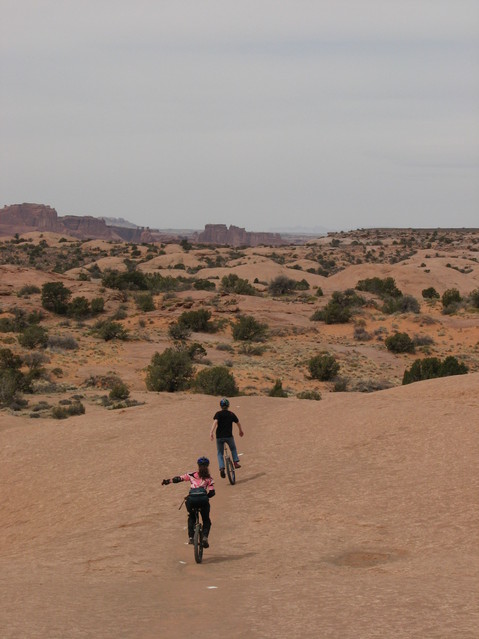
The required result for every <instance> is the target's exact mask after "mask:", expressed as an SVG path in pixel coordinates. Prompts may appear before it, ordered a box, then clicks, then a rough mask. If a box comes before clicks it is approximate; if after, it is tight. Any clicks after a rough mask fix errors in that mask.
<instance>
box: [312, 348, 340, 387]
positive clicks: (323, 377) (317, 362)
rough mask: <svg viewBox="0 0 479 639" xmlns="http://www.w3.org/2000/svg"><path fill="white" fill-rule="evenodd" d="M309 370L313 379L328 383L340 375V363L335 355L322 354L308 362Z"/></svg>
mask: <svg viewBox="0 0 479 639" xmlns="http://www.w3.org/2000/svg"><path fill="white" fill-rule="evenodd" d="M308 368H309V372H310V375H311V377H312V379H318V380H319V381H321V382H327V381H329V380H331V379H333V378H334V377H336V375H337V374H338V373H339V368H340V366H339V363H338V362H337V361H336V358H335V357H334V355H330V354H329V353H322V354H321V355H315V356H314V357H312V358H311V359H310V360H309V362H308Z"/></svg>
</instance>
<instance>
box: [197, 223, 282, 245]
mask: <svg viewBox="0 0 479 639" xmlns="http://www.w3.org/2000/svg"><path fill="white" fill-rule="evenodd" d="M195 239H196V241H198V242H202V243H204V244H226V245H229V246H259V245H260V244H266V245H272V246H280V245H281V244H284V243H285V242H284V241H283V238H282V237H281V235H280V234H279V233H259V232H254V231H246V230H245V229H243V228H240V227H239V226H232V225H231V226H230V227H229V228H228V227H227V226H226V224H206V225H205V230H204V231H202V232H201V233H199V234H198V235H197V237H196V238H195Z"/></svg>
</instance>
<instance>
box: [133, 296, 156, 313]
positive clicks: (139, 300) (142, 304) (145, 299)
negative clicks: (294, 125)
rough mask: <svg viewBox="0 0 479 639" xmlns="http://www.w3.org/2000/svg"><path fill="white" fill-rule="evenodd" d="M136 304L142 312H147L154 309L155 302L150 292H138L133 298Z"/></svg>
mask: <svg viewBox="0 0 479 639" xmlns="http://www.w3.org/2000/svg"><path fill="white" fill-rule="evenodd" d="M135 302H136V306H137V308H138V309H139V310H140V311H143V313H149V312H150V311H154V310H155V302H154V301H153V295H152V294H151V293H138V295H137V296H136V299H135Z"/></svg>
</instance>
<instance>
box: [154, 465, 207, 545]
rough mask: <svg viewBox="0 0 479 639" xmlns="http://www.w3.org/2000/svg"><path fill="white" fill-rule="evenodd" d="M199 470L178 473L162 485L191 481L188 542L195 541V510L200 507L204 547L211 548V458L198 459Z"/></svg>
mask: <svg viewBox="0 0 479 639" xmlns="http://www.w3.org/2000/svg"><path fill="white" fill-rule="evenodd" d="M197 464H198V470H197V471H195V472H193V473H185V474H184V475H177V476H176V477H173V478H172V479H164V480H163V481H162V482H161V485H162V486H167V485H168V484H171V483H173V484H178V483H179V482H181V481H189V482H190V493H189V495H188V497H187V498H186V510H187V511H188V543H189V544H192V543H193V535H194V530H195V520H196V515H195V510H196V509H198V510H199V511H200V513H201V518H202V520H203V548H209V543H208V535H209V533H210V528H211V519H210V499H211V498H212V497H214V496H215V484H214V481H213V478H212V477H211V475H210V470H209V465H210V460H209V459H208V458H207V457H200V458H199V459H198V461H197Z"/></svg>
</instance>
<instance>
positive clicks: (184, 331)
mask: <svg viewBox="0 0 479 639" xmlns="http://www.w3.org/2000/svg"><path fill="white" fill-rule="evenodd" d="M168 335H169V336H170V337H171V339H173V340H175V341H179V342H184V341H186V340H187V339H188V338H189V337H190V335H191V329H190V328H188V326H186V325H185V324H180V322H172V323H171V324H170V325H169V326H168Z"/></svg>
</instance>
